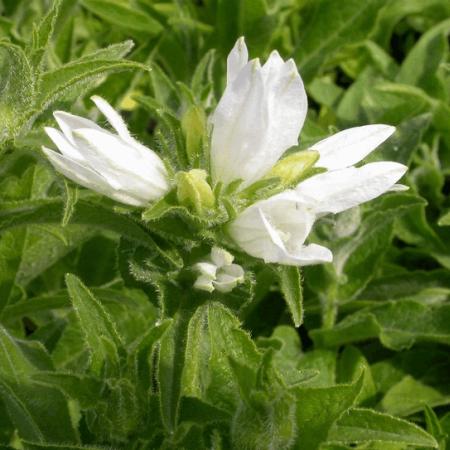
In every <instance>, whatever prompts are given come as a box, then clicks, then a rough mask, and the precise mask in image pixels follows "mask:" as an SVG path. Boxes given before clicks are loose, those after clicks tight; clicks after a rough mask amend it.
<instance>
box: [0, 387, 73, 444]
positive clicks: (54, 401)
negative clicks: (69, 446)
mask: <svg viewBox="0 0 450 450" xmlns="http://www.w3.org/2000/svg"><path fill="white" fill-rule="evenodd" d="M0 396H1V397H2V399H3V401H4V403H5V405H6V408H7V410H8V414H9V416H10V418H11V420H12V421H13V423H14V425H15V426H16V428H17V430H18V433H19V436H20V437H21V438H24V439H29V440H32V441H36V442H46V441H47V442H62V441H65V442H73V443H77V442H78V441H79V437H78V433H77V431H76V430H75V426H76V424H74V423H73V419H72V417H71V415H70V410H69V407H68V404H67V400H66V398H65V397H64V396H63V394H62V393H61V392H59V391H58V390H56V389H54V388H50V387H46V386H42V385H39V384H36V383H32V382H30V381H22V382H20V383H16V382H14V381H9V380H6V379H0Z"/></svg>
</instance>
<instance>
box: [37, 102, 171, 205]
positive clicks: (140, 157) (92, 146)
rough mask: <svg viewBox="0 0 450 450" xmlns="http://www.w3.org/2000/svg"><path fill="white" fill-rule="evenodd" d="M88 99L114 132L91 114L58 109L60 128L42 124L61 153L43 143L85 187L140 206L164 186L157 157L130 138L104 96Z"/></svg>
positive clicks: (51, 156) (156, 196)
mask: <svg viewBox="0 0 450 450" xmlns="http://www.w3.org/2000/svg"><path fill="white" fill-rule="evenodd" d="M92 100H93V101H94V103H95V104H96V106H97V107H98V109H99V110H100V111H101V112H102V113H103V114H104V115H105V116H106V118H107V119H108V121H109V123H110V124H111V126H112V127H113V128H114V130H115V131H116V133H117V134H115V133H112V132H111V131H108V130H106V129H104V128H101V127H100V126H98V125H97V124H96V123H94V122H92V121H91V120H88V119H85V118H83V117H78V116H74V115H72V114H69V113H66V112H63V111H57V112H55V113H54V117H55V119H56V121H57V122H58V125H59V126H60V129H61V131H59V130H57V129H55V128H46V129H45V131H46V132H47V134H48V136H49V137H50V139H51V140H52V141H53V143H54V144H55V145H56V147H57V148H58V150H59V151H60V153H58V152H56V151H54V150H50V149H48V148H46V147H43V151H44V153H45V154H46V155H47V157H48V158H49V160H50V162H51V163H52V165H53V166H54V167H55V169H56V170H58V171H59V172H61V173H62V174H63V175H65V176H66V177H67V178H69V179H71V180H72V181H74V182H75V183H78V184H80V185H82V186H84V187H87V188H89V189H92V190H94V191H96V192H99V193H100V194H103V195H106V196H107V197H110V198H112V199H114V200H117V201H119V202H121V203H125V204H128V205H133V206H144V205H146V204H147V203H148V202H150V201H153V200H157V199H159V198H161V197H162V196H163V195H164V194H165V193H167V192H168V190H169V181H168V175H167V171H166V168H165V166H164V163H163V161H162V160H161V158H160V157H159V156H158V155H157V154H156V153H155V152H153V151H152V150H150V149H149V148H147V147H145V146H144V145H142V144H141V143H139V142H138V141H137V140H136V139H134V138H133V137H132V136H131V134H130V132H129V131H128V129H127V127H126V125H125V123H124V121H123V119H122V118H121V116H120V115H119V114H118V113H117V111H115V110H114V108H112V107H111V105H110V104H109V103H107V102H106V101H105V100H104V99H102V98H100V97H98V96H95V97H92Z"/></svg>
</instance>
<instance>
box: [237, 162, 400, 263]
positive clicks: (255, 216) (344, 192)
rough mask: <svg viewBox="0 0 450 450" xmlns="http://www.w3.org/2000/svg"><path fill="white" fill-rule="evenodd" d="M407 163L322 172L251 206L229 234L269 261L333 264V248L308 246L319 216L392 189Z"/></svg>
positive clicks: (241, 245) (244, 246)
mask: <svg viewBox="0 0 450 450" xmlns="http://www.w3.org/2000/svg"><path fill="white" fill-rule="evenodd" d="M406 169H407V168H406V167H405V166H403V165H402V164H398V163H395V162H376V163H370V164H366V165H365V166H362V167H360V168H356V167H348V168H345V169H340V170H335V171H331V172H326V173H321V174H319V175H315V176H313V177H311V178H308V179H307V180H305V181H303V182H302V183H300V184H299V185H298V186H297V187H296V189H295V190H288V191H284V192H282V193H280V194H277V195H274V196H272V197H270V198H268V199H266V200H261V201H259V202H256V203H255V204H253V205H251V206H250V207H248V208H247V209H245V210H244V211H243V212H242V213H241V214H239V215H238V217H237V218H236V219H235V220H234V221H233V222H231V224H230V225H229V234H230V236H231V237H232V238H233V239H234V241H235V242H236V243H237V244H238V245H239V246H240V247H241V248H242V249H243V250H245V251H246V252H247V253H248V254H249V255H252V256H255V257H257V258H262V259H263V260H264V261H265V262H271V263H279V264H285V265H296V266H305V265H311V264H318V263H323V262H330V261H331V260H332V254H331V252H330V250H328V249H327V248H325V247H322V246H320V245H315V244H310V245H306V246H305V245H304V242H305V240H306V238H307V237H308V234H309V233H310V231H311V229H312V226H313V224H314V222H315V220H316V218H317V217H320V216H322V215H324V214H327V213H339V212H342V211H345V210H347V209H350V208H353V207H354V206H357V205H360V204H361V203H364V202H367V201H369V200H372V199H374V198H375V197H378V196H379V195H381V194H383V193H384V192H386V191H388V190H390V189H391V188H392V187H393V186H395V183H396V182H397V181H398V180H399V179H400V178H401V177H402V176H403V174H404V173H405V171H406Z"/></svg>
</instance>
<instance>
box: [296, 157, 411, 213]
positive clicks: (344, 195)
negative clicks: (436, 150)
mask: <svg viewBox="0 0 450 450" xmlns="http://www.w3.org/2000/svg"><path fill="white" fill-rule="evenodd" d="M407 169H408V168H407V167H406V166H405V165H403V164H400V163H396V162H387V161H380V162H374V163H369V164H366V165H364V166H362V167H359V168H356V167H347V168H345V169H339V170H334V171H330V172H325V173H321V174H318V175H315V176H313V177H311V178H308V179H307V180H305V181H303V182H302V183H300V184H299V185H298V186H297V188H296V190H295V191H296V193H297V195H298V196H299V199H300V201H302V202H305V203H307V204H309V205H310V206H311V208H312V209H313V210H314V211H315V213H316V214H319V215H320V214H326V213H334V214H336V213H339V212H342V211H345V210H347V209H350V208H353V207H354V206H357V205H360V204H362V203H365V202H368V201H369V200H373V199H374V198H376V197H379V196H380V195H382V194H384V193H385V192H388V191H389V190H391V189H392V187H393V186H395V185H396V183H397V181H398V180H400V178H402V176H403V175H404V174H405V172H406V171H407Z"/></svg>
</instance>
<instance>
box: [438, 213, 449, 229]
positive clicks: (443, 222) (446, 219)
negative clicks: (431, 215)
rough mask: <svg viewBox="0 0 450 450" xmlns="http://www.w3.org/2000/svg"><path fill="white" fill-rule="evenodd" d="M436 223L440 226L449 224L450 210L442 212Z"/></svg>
mask: <svg viewBox="0 0 450 450" xmlns="http://www.w3.org/2000/svg"><path fill="white" fill-rule="evenodd" d="M438 225H439V226H440V227H448V226H450V211H448V212H446V213H444V214H443V215H442V216H441V217H440V218H439V221H438Z"/></svg>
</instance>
